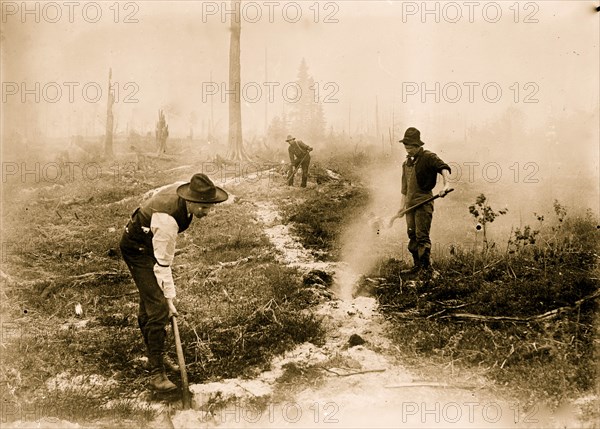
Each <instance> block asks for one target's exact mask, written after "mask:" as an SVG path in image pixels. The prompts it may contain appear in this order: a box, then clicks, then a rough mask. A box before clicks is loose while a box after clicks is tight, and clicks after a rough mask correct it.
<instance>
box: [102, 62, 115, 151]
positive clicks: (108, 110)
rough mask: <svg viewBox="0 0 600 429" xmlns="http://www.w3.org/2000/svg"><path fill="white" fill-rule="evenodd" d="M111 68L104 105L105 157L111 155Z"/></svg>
mask: <svg viewBox="0 0 600 429" xmlns="http://www.w3.org/2000/svg"><path fill="white" fill-rule="evenodd" d="M111 79H112V68H111V69H109V71H108V103H107V107H106V135H105V139H104V156H105V157H106V158H112V157H113V125H114V117H113V112H112V107H113V104H114V103H115V96H114V94H113V90H112V88H111V85H112V84H111Z"/></svg>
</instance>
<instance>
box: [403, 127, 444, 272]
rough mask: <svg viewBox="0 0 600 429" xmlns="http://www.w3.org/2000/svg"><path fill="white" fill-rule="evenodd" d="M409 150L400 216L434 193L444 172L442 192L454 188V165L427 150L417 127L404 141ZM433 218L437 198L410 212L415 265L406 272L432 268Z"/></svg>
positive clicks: (411, 246) (406, 133)
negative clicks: (452, 181)
mask: <svg viewBox="0 0 600 429" xmlns="http://www.w3.org/2000/svg"><path fill="white" fill-rule="evenodd" d="M400 142H401V143H404V148H405V149H406V152H407V153H408V156H407V157H406V161H404V163H403V164H402V197H401V199H400V210H399V212H398V213H399V217H402V216H403V215H402V214H400V212H401V211H402V210H405V209H407V208H409V207H412V206H414V205H415V204H419V203H420V202H423V201H425V200H426V199H428V198H430V197H432V196H433V192H432V190H433V188H434V187H435V184H436V182H437V175H438V174H440V175H441V176H442V179H443V181H444V187H443V189H442V190H441V191H440V192H439V196H440V197H443V196H444V195H446V194H447V193H448V191H449V189H450V180H449V177H450V173H451V170H450V167H449V166H448V164H446V163H445V162H444V161H442V160H441V159H440V158H439V157H438V156H437V155H436V154H435V153H433V152H430V151H428V150H424V149H423V147H422V146H423V145H424V144H425V143H423V142H422V141H421V133H420V131H419V130H417V129H416V128H413V127H411V128H408V129H407V130H406V132H405V133H404V138H403V139H402V140H400ZM432 218H433V201H431V202H429V203H427V204H425V205H423V206H421V207H419V208H417V209H415V210H412V211H410V212H408V213H406V228H407V232H408V238H409V242H408V251H409V252H410V253H411V255H412V257H413V261H414V266H413V267H412V268H411V269H410V270H406V271H403V273H404V274H410V275H418V274H420V273H421V272H422V271H426V272H429V271H430V269H431V260H430V253H431V240H430V238H429V231H430V229H431V221H432Z"/></svg>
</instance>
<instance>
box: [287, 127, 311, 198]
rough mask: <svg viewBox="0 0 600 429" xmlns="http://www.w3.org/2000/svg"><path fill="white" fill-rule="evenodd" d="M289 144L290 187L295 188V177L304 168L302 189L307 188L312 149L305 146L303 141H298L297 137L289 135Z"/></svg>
mask: <svg viewBox="0 0 600 429" xmlns="http://www.w3.org/2000/svg"><path fill="white" fill-rule="evenodd" d="M285 141H286V142H288V144H289V146H288V153H289V155H290V161H291V163H292V164H291V165H290V173H289V175H288V185H289V186H294V176H295V175H296V172H297V171H298V169H299V168H300V167H302V184H301V185H300V186H301V187H302V188H306V182H307V180H308V167H309V165H310V153H309V152H311V151H312V150H313V149H312V147H310V146H308V145H307V144H304V142H303V141H302V140H296V138H295V137H292V136H291V135H288V136H287V138H286V139H285Z"/></svg>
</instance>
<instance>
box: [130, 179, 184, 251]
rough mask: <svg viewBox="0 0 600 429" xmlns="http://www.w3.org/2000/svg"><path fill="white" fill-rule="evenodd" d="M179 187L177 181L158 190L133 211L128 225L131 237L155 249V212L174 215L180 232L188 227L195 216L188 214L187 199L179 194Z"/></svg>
mask: <svg viewBox="0 0 600 429" xmlns="http://www.w3.org/2000/svg"><path fill="white" fill-rule="evenodd" d="M178 187H179V184H178V183H177V184H173V185H171V186H168V187H167V188H165V189H163V190H161V191H159V192H157V193H156V194H155V195H154V196H152V197H151V198H150V199H149V200H147V201H145V202H143V203H142V204H141V205H140V206H139V207H138V208H137V209H136V210H135V211H134V212H133V214H132V215H131V220H130V221H129V223H128V224H127V227H126V232H127V236H128V238H129V239H131V240H133V241H135V242H137V243H140V244H144V245H145V246H146V247H147V248H148V249H153V246H152V237H153V234H152V231H150V221H151V220H152V214H153V213H167V214H168V215H170V216H172V217H173V218H174V219H175V221H176V222H177V226H178V227H179V231H178V232H179V233H182V232H183V231H185V230H186V229H188V227H189V226H190V223H192V219H193V217H192V216H190V215H189V214H188V211H187V206H186V204H185V200H184V199H183V198H180V197H179V196H178V195H177V192H176V191H177V188H178Z"/></svg>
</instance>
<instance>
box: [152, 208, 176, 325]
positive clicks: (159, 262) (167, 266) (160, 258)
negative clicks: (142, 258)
mask: <svg viewBox="0 0 600 429" xmlns="http://www.w3.org/2000/svg"><path fill="white" fill-rule="evenodd" d="M150 230H151V231H152V234H153V237H152V247H153V248H154V258H155V259H156V264H154V275H155V276H156V281H157V282H158V285H159V286H160V288H161V289H162V291H163V294H164V295H165V298H166V299H167V304H168V306H169V312H170V315H175V316H176V315H177V310H176V309H175V306H174V305H173V298H175V296H176V292H175V282H174V281H173V273H172V272H171V263H172V262H173V258H174V257H175V244H176V242H177V232H178V231H179V226H178V225H177V221H175V219H174V218H173V217H172V216H170V215H168V214H166V213H154V214H153V215H152V219H151V220H150Z"/></svg>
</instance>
